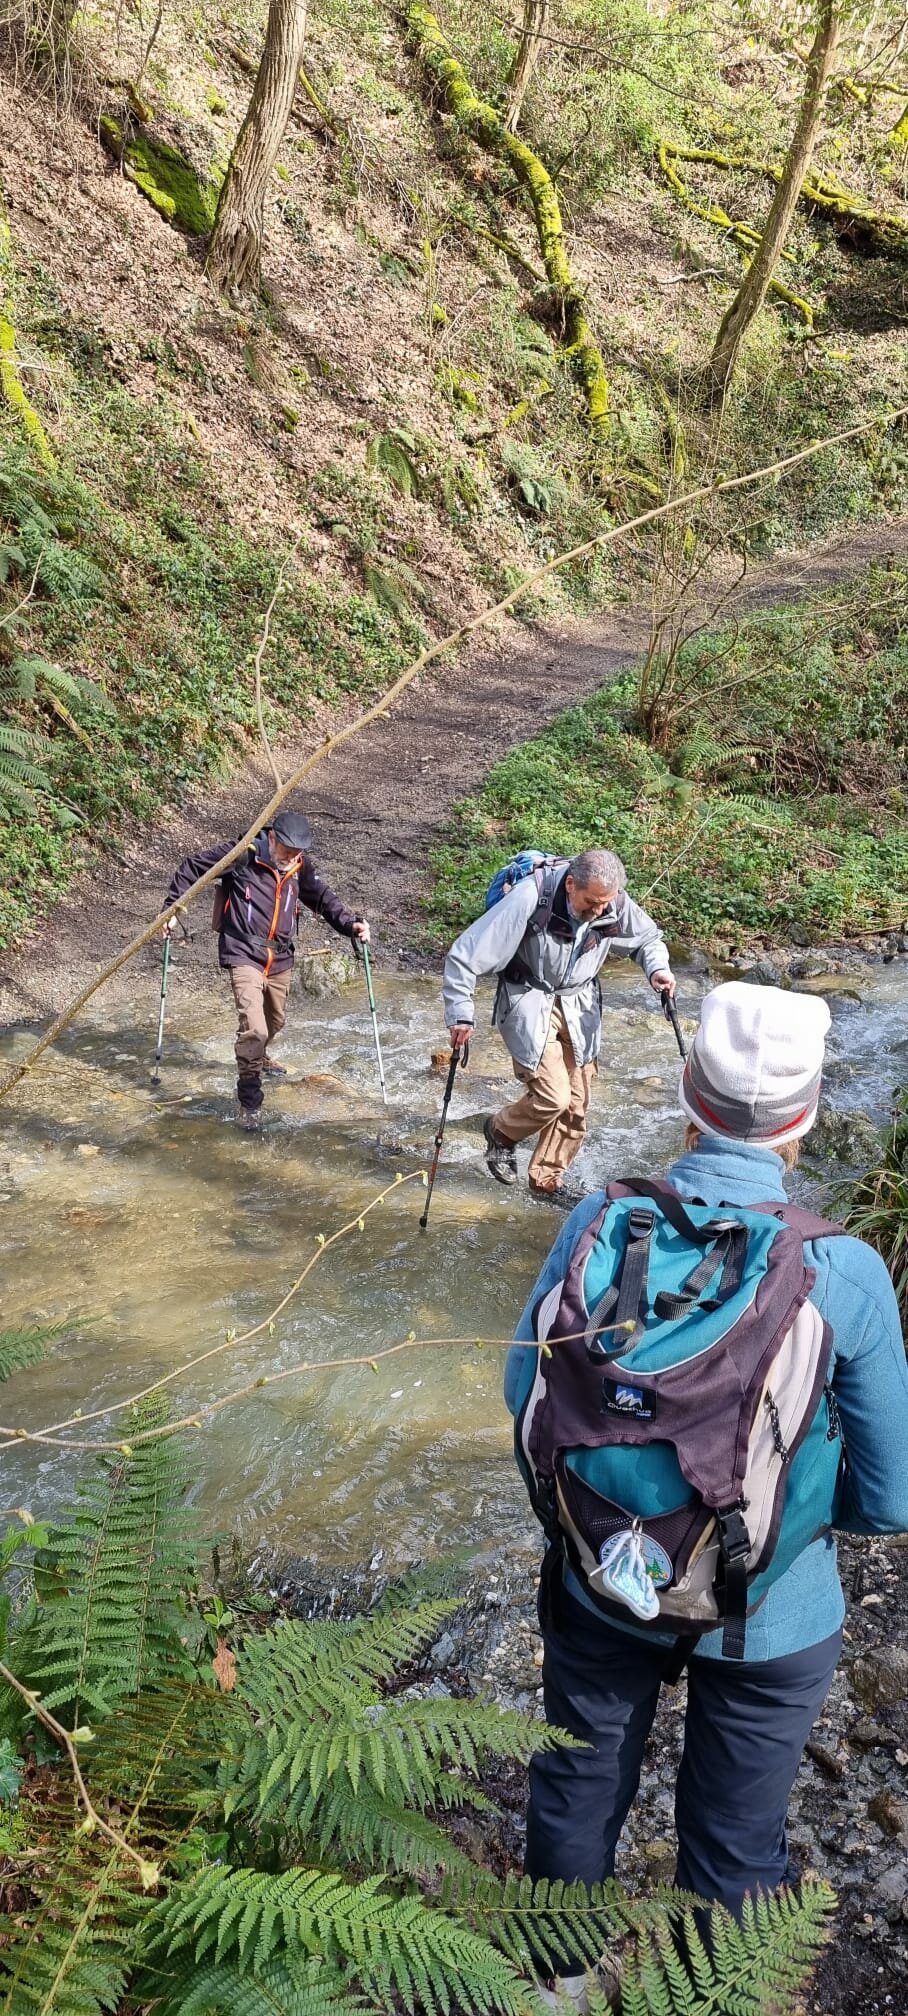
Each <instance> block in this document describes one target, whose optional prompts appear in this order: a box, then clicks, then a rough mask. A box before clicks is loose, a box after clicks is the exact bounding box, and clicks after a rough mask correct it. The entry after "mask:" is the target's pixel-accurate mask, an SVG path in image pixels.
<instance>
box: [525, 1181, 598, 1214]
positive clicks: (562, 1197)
mask: <svg viewBox="0 0 908 2016" xmlns="http://www.w3.org/2000/svg"><path fill="white" fill-rule="evenodd" d="M528 1188H529V1192H530V1196H531V1197H534V1198H535V1200H536V1202H537V1204H554V1206H555V1209H556V1211H573V1210H574V1208H575V1206H576V1205H578V1204H582V1203H583V1201H584V1198H585V1196H586V1191H585V1190H569V1189H568V1186H567V1184H566V1183H559V1184H558V1185H557V1187H555V1188H554V1189H547V1188H546V1185H545V1184H544V1183H530V1184H529V1185H528Z"/></svg>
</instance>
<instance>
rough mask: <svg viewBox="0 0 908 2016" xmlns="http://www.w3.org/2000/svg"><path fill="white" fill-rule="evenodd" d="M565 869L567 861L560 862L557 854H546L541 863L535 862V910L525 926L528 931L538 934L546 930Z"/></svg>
mask: <svg viewBox="0 0 908 2016" xmlns="http://www.w3.org/2000/svg"><path fill="white" fill-rule="evenodd" d="M566 867H567V861H566V860H562V858H561V856H560V855H558V854H548V855H546V856H545V858H544V859H543V860H542V861H537V863H536V866H535V868H534V869H533V875H534V877H535V881H536V908H535V910H533V911H532V913H531V916H530V919H529V922H528V924H527V930H528V931H535V932H537V933H540V932H543V931H547V930H548V928H549V924H550V922H551V917H552V909H553V906H554V902H555V891H556V889H557V887H558V884H559V881H560V880H561V876H562V873H563V871H564V869H565V868H566Z"/></svg>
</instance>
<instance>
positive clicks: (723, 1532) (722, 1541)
mask: <svg viewBox="0 0 908 2016" xmlns="http://www.w3.org/2000/svg"><path fill="white" fill-rule="evenodd" d="M716 1525H717V1527H718V1531H719V1552H720V1554H721V1556H722V1559H723V1561H724V1562H726V1563H728V1562H729V1561H744V1560H746V1558H747V1555H748V1554H749V1553H750V1534H749V1533H748V1531H747V1521H746V1519H745V1517H744V1506H743V1501H739V1503H738V1504H737V1505H727V1506H726V1507H725V1509H724V1510H722V1509H721V1508H720V1507H718V1506H717V1507H716Z"/></svg>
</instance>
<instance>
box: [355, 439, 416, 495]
mask: <svg viewBox="0 0 908 2016" xmlns="http://www.w3.org/2000/svg"><path fill="white" fill-rule="evenodd" d="M417 453H418V443H417V441H416V438H415V436H414V435H413V434H410V433H408V432H407V430H406V428H404V427H392V429H391V431H390V433H388V434H376V436H375V438H374V440H372V441H370V443H369V447H368V451H367V454H366V460H367V462H368V464H369V467H370V469H379V470H380V471H381V473H382V475H383V476H386V477H387V479H388V482H389V483H390V484H391V486H392V488H393V489H394V490H399V491H400V493H401V495H402V496H403V497H418V496H419V490H420V482H419V470H418V469H417V467H416V462H415V460H414V457H415V456H416V454H417Z"/></svg>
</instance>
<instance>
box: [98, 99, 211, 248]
mask: <svg viewBox="0 0 908 2016" xmlns="http://www.w3.org/2000/svg"><path fill="white" fill-rule="evenodd" d="M100 133H101V139H102V140H103V142H104V145H105V147H106V148H107V150H108V153H110V154H112V155H113V156H114V158H115V160H117V161H119V163H120V165H121V167H122V169H123V173H124V175H126V176H128V178H129V181H130V182H134V183H135V185H136V188H137V189H141V191H142V195H143V196H147V198H148V201H149V203H151V204H153V205H154V208H155V209H156V210H157V212H158V214H159V216H161V217H164V218H166V221H167V223H168V224H173V225H174V226H175V227H176V229H177V230H178V231H185V232H187V234H188V235H189V236H190V237H191V238H201V237H203V236H207V234H208V232H209V231H210V230H211V227H212V225H213V223H214V213H215V210H216V208H217V200H218V194H219V191H220V187H221V182H222V181H223V175H222V174H212V175H210V176H209V177H207V178H203V177H202V176H200V175H197V174H196V171H195V169H194V167H193V165H192V162H191V161H188V160H187V158H186V155H185V154H181V153H180V151H179V148H177V147H170V146H168V144H167V141H166V140H154V139H152V137H151V134H150V133H144V132H142V131H138V132H134V133H131V134H128V133H126V132H125V131H124V129H123V127H122V126H121V125H120V122H119V120H118V119H112V118H110V117H105V118H103V119H102V120H101V122H100Z"/></svg>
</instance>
